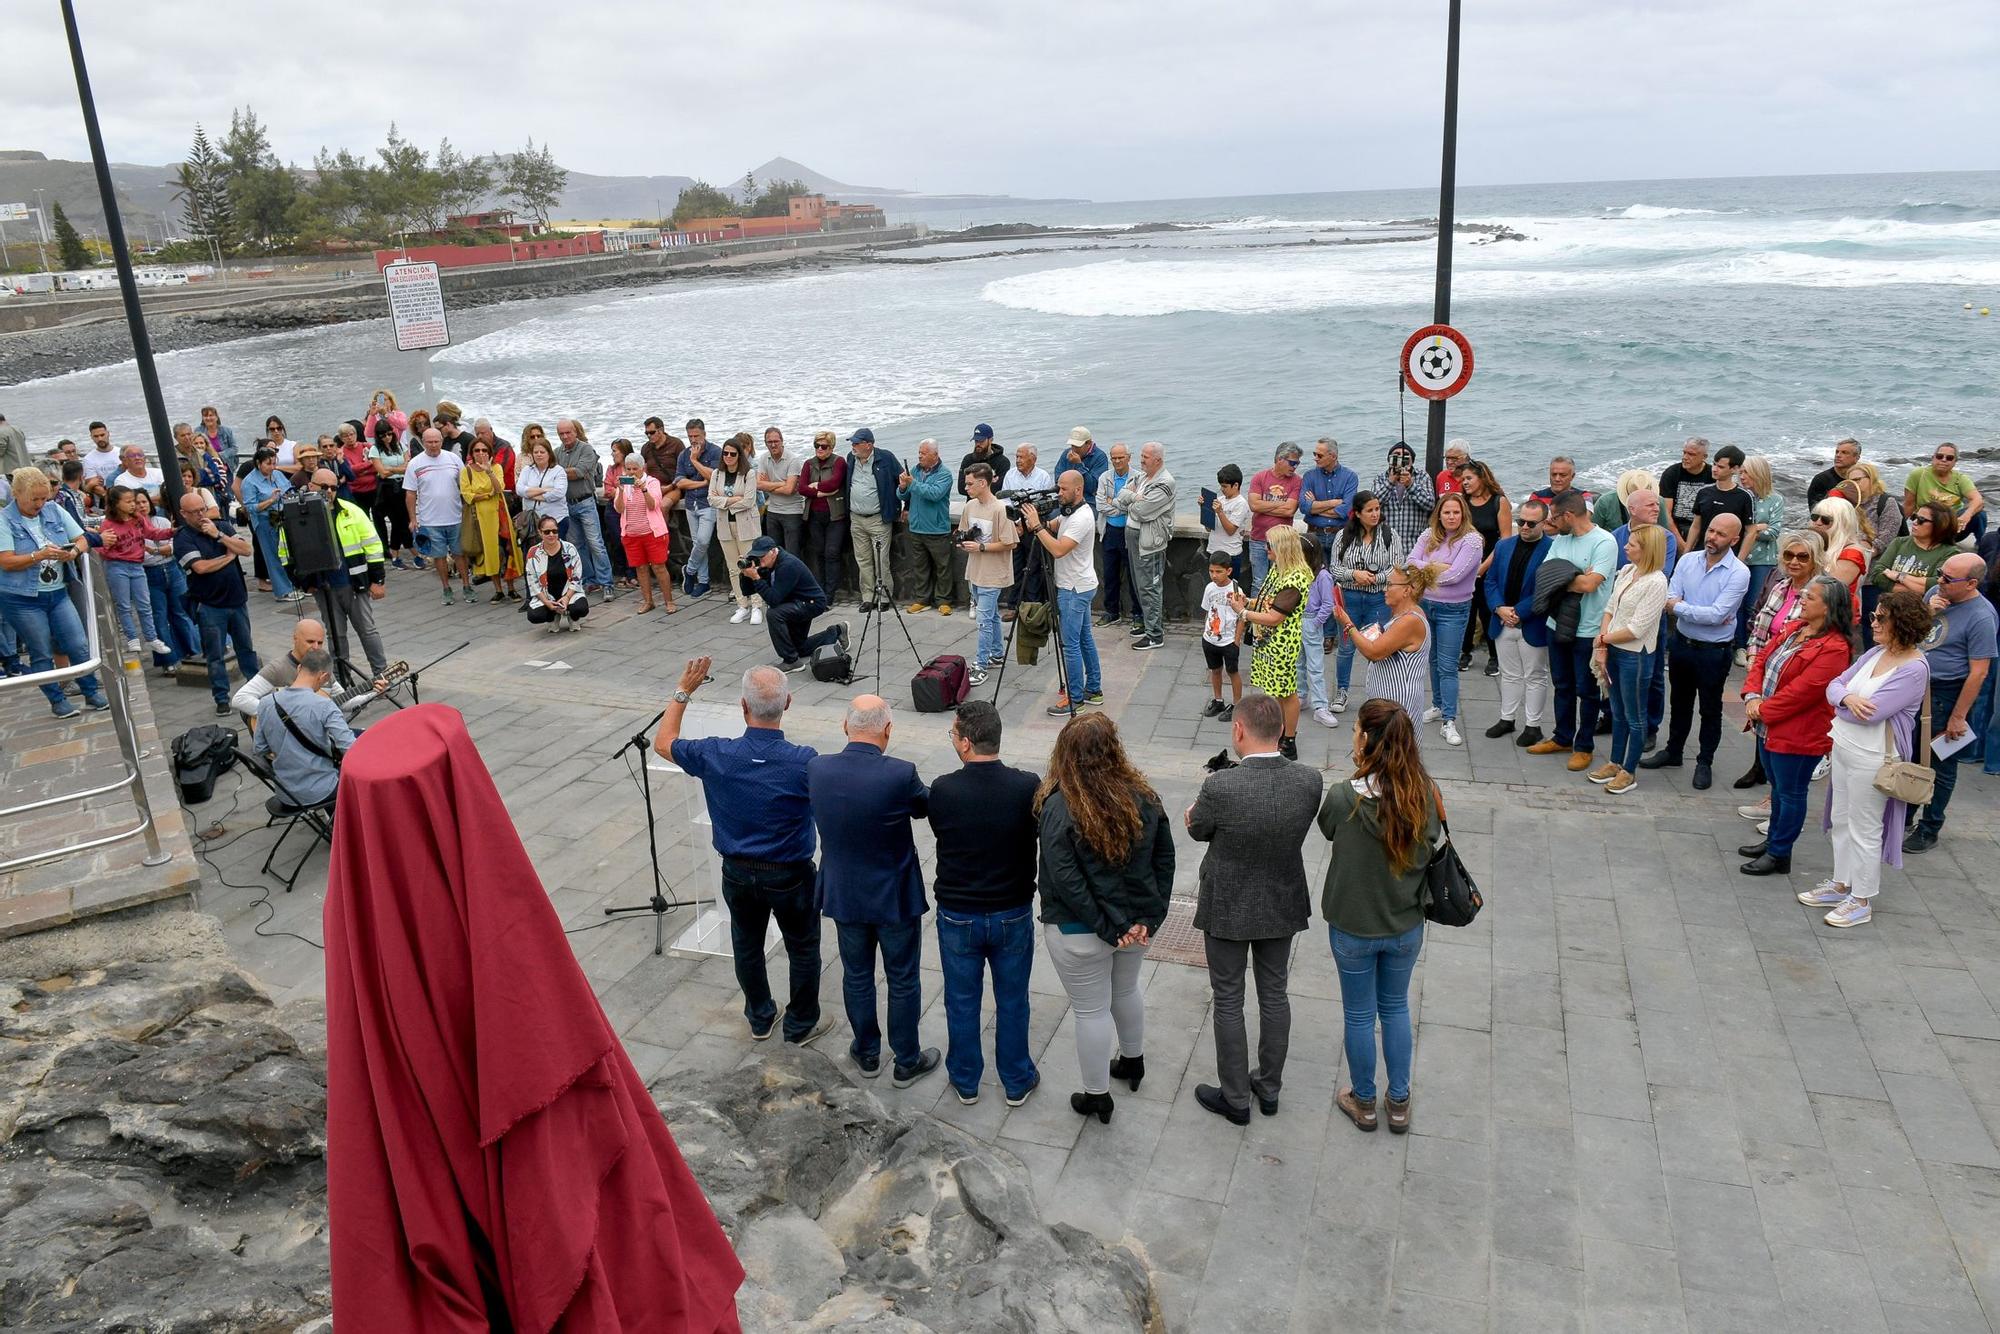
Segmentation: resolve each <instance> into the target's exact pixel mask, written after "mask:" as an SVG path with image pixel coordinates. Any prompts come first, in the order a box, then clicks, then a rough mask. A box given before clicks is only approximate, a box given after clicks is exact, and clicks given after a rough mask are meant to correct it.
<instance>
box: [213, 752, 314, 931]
mask: <svg viewBox="0 0 2000 1334" xmlns="http://www.w3.org/2000/svg"><path fill="white" fill-rule="evenodd" d="M236 759H237V762H238V763H239V764H241V765H242V766H243V767H244V768H245V769H248V770H249V771H250V772H251V773H252V774H254V775H255V776H256V778H257V781H258V782H260V783H262V784H263V785H264V786H265V787H267V788H269V789H271V795H270V796H269V797H267V798H265V799H264V810H265V812H266V813H267V814H268V816H269V818H268V819H266V820H265V821H264V827H265V828H266V829H269V828H270V827H271V826H272V825H274V824H277V823H278V822H279V821H280V820H282V821H284V822H285V827H284V828H283V829H282V830H280V831H279V832H278V838H277V841H276V842H274V843H272V844H271V850H270V852H268V853H266V854H265V856H264V865H263V867H262V870H263V872H264V874H266V875H270V874H272V871H271V863H272V862H274V861H276V860H277V857H278V849H280V848H282V847H284V846H285V840H286V839H287V838H288V837H290V836H291V832H292V831H293V830H294V829H297V828H298V827H299V826H300V825H304V826H305V827H306V831H307V833H308V834H309V835H311V838H310V840H309V841H308V842H307V844H306V850H305V852H304V854H303V855H301V856H300V858H299V859H298V861H297V862H295V863H294V864H293V865H292V870H291V873H290V874H289V875H286V876H284V877H283V879H284V882H285V892H286V893H287V894H289V893H291V892H292V886H293V885H296V884H297V883H298V880H299V873H300V872H301V871H303V870H305V869H306V862H308V861H309V860H311V858H312V855H313V849H314V848H316V847H318V846H319V845H320V844H321V843H324V844H326V846H327V851H328V852H331V851H332V850H333V798H332V797H328V798H327V799H326V800H324V801H316V802H302V801H300V800H298V799H297V798H296V797H294V796H293V795H292V794H291V793H290V792H287V791H286V790H285V785H284V784H283V783H281V782H279V781H278V775H277V774H276V773H275V772H273V771H272V769H271V765H270V763H269V761H267V760H266V759H265V758H264V757H263V756H262V755H259V754H257V753H256V752H255V751H248V750H244V749H243V748H242V747H241V746H238V747H237V748H236Z"/></svg>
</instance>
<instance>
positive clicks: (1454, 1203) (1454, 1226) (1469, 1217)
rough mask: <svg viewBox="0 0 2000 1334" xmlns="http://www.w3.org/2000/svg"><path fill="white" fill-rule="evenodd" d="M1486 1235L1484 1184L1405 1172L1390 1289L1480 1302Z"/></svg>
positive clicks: (1487, 1253) (1485, 1273)
mask: <svg viewBox="0 0 2000 1334" xmlns="http://www.w3.org/2000/svg"><path fill="white" fill-rule="evenodd" d="M1491 1236H1492V1231H1491V1223H1490V1215H1489V1203H1488V1192H1487V1189H1486V1186H1485V1183H1483V1182H1481V1183H1477V1184H1475V1183H1472V1182H1468V1181H1462V1180H1452V1179H1450V1178H1447V1177H1429V1176H1423V1175H1421V1174H1419V1173H1416V1172H1409V1173H1406V1174H1405V1175H1404V1177H1403V1216H1402V1223H1401V1225H1400V1226H1399V1227H1398V1228H1397V1231H1396V1269H1395V1274H1394V1277H1393V1279H1392V1287H1393V1290H1394V1292H1395V1293H1396V1294H1398V1295H1401V1294H1406V1293H1417V1292H1421V1293H1427V1294H1429V1295H1431V1296H1435V1297H1449V1298H1452V1299H1454V1300H1456V1301H1463V1302H1480V1303H1483V1302H1484V1301H1485V1300H1486V1295H1487V1281H1488V1266H1489V1264H1490V1262H1491V1256H1492V1244H1491Z"/></svg>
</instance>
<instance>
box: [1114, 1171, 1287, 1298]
mask: <svg viewBox="0 0 2000 1334" xmlns="http://www.w3.org/2000/svg"><path fill="white" fill-rule="evenodd" d="M1221 1221H1222V1206H1221V1205H1219V1204H1216V1203H1213V1202H1212V1201H1208V1200H1191V1199H1188V1198H1187V1197H1186V1196H1184V1195H1166V1194H1162V1193H1161V1192H1159V1191H1156V1190H1145V1189H1141V1190H1138V1191H1135V1192H1133V1193H1132V1196H1131V1198H1130V1199H1129V1200H1128V1201H1127V1202H1126V1206H1125V1231H1126V1232H1128V1233H1130V1234H1131V1235H1132V1236H1133V1237H1134V1238H1135V1239H1137V1240H1138V1241H1139V1242H1140V1243H1141V1244H1142V1245H1144V1246H1145V1248H1146V1260H1147V1263H1149V1264H1151V1265H1152V1266H1153V1267H1154V1268H1155V1269H1164V1270H1168V1271H1170V1272H1172V1273H1175V1274H1186V1275H1191V1276H1192V1277H1193V1279H1194V1280H1196V1281H1199V1279H1200V1277H1201V1275H1202V1274H1203V1273H1204V1272H1205V1271H1206V1270H1207V1268H1208V1255H1209V1250H1210V1248H1211V1247H1212V1246H1213V1245H1214V1244H1215V1233H1216V1228H1217V1227H1218V1225H1219V1224H1220V1223H1221ZM1306 1226H1307V1227H1308V1228H1314V1227H1319V1226H1321V1223H1320V1221H1319V1220H1316V1219H1314V1220H1309V1221H1308V1222H1307V1224H1306ZM1307 1254H1308V1255H1315V1253H1314V1252H1313V1251H1312V1250H1311V1249H1310V1247H1308V1250H1307ZM1319 1258H1320V1257H1318V1256H1317V1255H1316V1256H1315V1261H1314V1262H1315V1263H1317V1261H1318V1259H1319ZM1311 1267H1312V1266H1311V1265H1307V1266H1306V1268H1311Z"/></svg>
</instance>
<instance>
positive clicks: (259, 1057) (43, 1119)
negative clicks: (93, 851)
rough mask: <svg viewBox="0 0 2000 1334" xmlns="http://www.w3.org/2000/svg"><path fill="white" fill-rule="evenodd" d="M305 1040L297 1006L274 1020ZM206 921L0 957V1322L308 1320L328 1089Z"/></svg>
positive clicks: (317, 1061) (317, 1257)
mask: <svg viewBox="0 0 2000 1334" xmlns="http://www.w3.org/2000/svg"><path fill="white" fill-rule="evenodd" d="M287 1018H288V1020H295V1021H297V1022H299V1023H300V1024H301V1026H303V1027H304V1028H305V1029H306V1031H307V1032H308V1033H310V1032H312V1031H313V1023H312V1019H313V1015H312V1013H311V1012H310V1011H306V1012H303V1013H300V1014H297V1015H293V1016H287ZM324 1071H325V1064H324V1058H323V1056H322V1055H321V1054H320V1053H319V1052H316V1051H310V1050H302V1049H301V1047H300V1044H299V1041H298V1040H297V1039H296V1038H295V1037H294V1036H293V1034H292V1033H291V1032H290V1031H289V1030H288V1028H287V1027H286V1026H285V1025H284V1024H281V1023H280V1022H279V1016H278V1015H277V1013H276V1011H274V1010H273V1009H272V1006H271V1003H270V1001H269V1000H268V999H266V997H265V996H264V994H263V992H262V991H260V990H259V989H258V988H257V986H256V984H255V983H254V982H252V981H251V980H250V979H249V978H248V977H247V976H245V975H244V974H243V973H242V972H240V971H239V970H238V969H236V967H235V966H234V965H233V964H231V963H230V962H229V959H228V953H227V950H226V949H225V948H224V947H223V944H222V940H221V937H220V933H219V931H217V929H216V927H215V923H214V922H213V920H212V919H209V918H205V917H201V916H198V915H196V914H192V913H173V914H153V915H143V916H140V917H138V918H136V919H126V920H124V921H108V922H104V923H93V924H91V925H89V926H84V927H76V928H69V929H65V930H60V931H53V932H48V933H45V934H43V935H40V936H34V937H29V938H26V939H24V940H20V941H13V942H8V943H7V946H6V948H5V949H4V950H0V1329H36V1330H84V1329H90V1330H106V1329H110V1330H147V1331H159V1332H161V1334H181V1332H182V1331H185V1332H186V1334H196V1331H201V1334H251V1332H252V1331H255V1332H257V1334H263V1332H264V1331H279V1330H294V1329H298V1328H301V1327H303V1326H306V1325H308V1324H310V1323H311V1322H313V1321H315V1320H318V1319H320V1318H323V1317H324V1316H326V1315H327V1314H328V1313H329V1311H330V1306H331V1294H330V1290H329V1283H328V1276H327V1252H326V1171H325V1162H324V1154H325V1148H326V1139H325V1134H326V1131H325V1127H326V1084H325V1073H324Z"/></svg>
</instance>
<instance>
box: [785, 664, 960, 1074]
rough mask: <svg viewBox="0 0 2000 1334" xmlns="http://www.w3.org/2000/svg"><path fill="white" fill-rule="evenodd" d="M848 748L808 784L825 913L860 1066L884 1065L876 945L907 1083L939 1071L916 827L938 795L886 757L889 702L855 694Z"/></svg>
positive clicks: (816, 766) (814, 765)
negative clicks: (925, 975) (927, 994)
mask: <svg viewBox="0 0 2000 1334" xmlns="http://www.w3.org/2000/svg"><path fill="white" fill-rule="evenodd" d="M841 726H842V730H843V731H844V732H845V733H846V734H847V748H846V749H845V750H842V751H839V752H837V753H835V754H832V755H819V756H816V757H814V758H813V759H812V760H810V761H808V762H807V764H806V789H807V792H808V794H809V795H810V797H811V799H812V810H813V824H814V826H815V827H816V828H817V829H818V831H819V840H820V860H819V881H818V899H819V908H820V911H821V912H822V913H823V914H825V915H826V916H827V917H830V918H832V919H833V922H834V925H835V926H836V927H837V928H838V929H839V936H840V965H841V972H842V979H841V992H842V995H843V997H844V999H845V1001H846V1004H847V1024H848V1027H849V1028H851V1029H853V1030H854V1040H853V1041H852V1042H851V1043H850V1044H849V1045H848V1052H849V1054H850V1055H852V1056H853V1057H854V1062H855V1064H856V1065H858V1066H860V1067H861V1073H862V1074H864V1075H866V1076H867V1077H868V1078H870V1079H873V1078H874V1077H875V1076H876V1075H878V1074H880V1073H881V1072H882V1029H881V1025H880V1024H879V1023H878V1022H877V1020H876V1011H875V952H876V950H877V948H878V947H879V948H880V950H881V952H882V972H883V975H884V976H885V977H886V978H887V979H888V983H889V1049H890V1051H891V1052H892V1053H893V1054H894V1056H895V1058H896V1068H895V1075H894V1078H893V1079H892V1081H891V1082H892V1083H894V1084H895V1086H896V1087H897V1088H908V1087H909V1086H910V1085H912V1084H914V1083H916V1082H917V1081H918V1080H919V1079H921V1078H923V1077H924V1076H925V1075H927V1074H929V1073H930V1072H931V1071H933V1070H935V1069H937V1066H938V1059H939V1058H938V1049H937V1048H936V1047H921V1048H920V1047H918V1045H917V1017H918V1015H919V1014H921V1013H922V1011H923V991H922V983H921V981H920V978H919V975H918V971H917V970H918V967H919V965H920V964H921V962H922V959H923V939H924V937H923V926H924V913H925V912H926V911H928V910H929V907H930V905H929V904H928V903H927V902H926V901H925V899H924V873H923V869H922V868H921V867H919V866H918V865H917V844H916V840H915V839H914V838H913V837H912V836H911V834H910V824H911V822H912V821H914V820H921V819H923V818H924V817H925V816H926V815H927V814H929V812H930V792H929V790H928V789H927V788H925V786H924V782H923V780H922V779H921V778H919V777H917V767H916V766H915V765H914V764H911V763H910V762H909V761H908V760H902V759H896V758H893V757H891V756H890V755H889V754H887V751H888V749H889V730H890V726H891V719H890V714H889V702H888V701H887V700H885V699H883V698H882V697H881V696H879V695H857V696H855V698H854V700H853V702H852V703H850V704H849V705H848V706H847V718H846V720H845V721H844V722H843V723H842V725H841Z"/></svg>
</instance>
